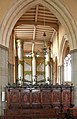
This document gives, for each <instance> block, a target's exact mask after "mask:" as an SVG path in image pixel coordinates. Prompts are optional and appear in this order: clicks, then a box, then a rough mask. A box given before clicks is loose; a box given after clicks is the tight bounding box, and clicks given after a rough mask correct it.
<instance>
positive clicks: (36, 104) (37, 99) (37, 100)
mask: <svg viewBox="0 0 77 119" xmlns="http://www.w3.org/2000/svg"><path fill="white" fill-rule="evenodd" d="M40 104H41V96H40V90H32V107H33V108H40Z"/></svg>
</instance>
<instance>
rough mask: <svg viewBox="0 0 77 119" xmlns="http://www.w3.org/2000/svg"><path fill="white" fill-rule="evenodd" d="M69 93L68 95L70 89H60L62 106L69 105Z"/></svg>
mask: <svg viewBox="0 0 77 119" xmlns="http://www.w3.org/2000/svg"><path fill="white" fill-rule="evenodd" d="M70 96H71V95H70V90H63V91H62V104H63V106H65V107H68V106H70V101H71V100H70V98H71V97H70Z"/></svg>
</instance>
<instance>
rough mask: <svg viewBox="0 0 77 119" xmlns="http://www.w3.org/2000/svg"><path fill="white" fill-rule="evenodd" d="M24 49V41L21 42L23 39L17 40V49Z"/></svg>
mask: <svg viewBox="0 0 77 119" xmlns="http://www.w3.org/2000/svg"><path fill="white" fill-rule="evenodd" d="M19 46H20V47H22V46H23V40H21V39H18V40H17V47H19Z"/></svg>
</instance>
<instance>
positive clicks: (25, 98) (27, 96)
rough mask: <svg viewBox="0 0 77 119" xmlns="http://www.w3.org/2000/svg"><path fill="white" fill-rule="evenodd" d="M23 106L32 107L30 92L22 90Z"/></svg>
mask: <svg viewBox="0 0 77 119" xmlns="http://www.w3.org/2000/svg"><path fill="white" fill-rule="evenodd" d="M20 96H21V106H22V107H23V108H29V107H30V91H29V90H24V89H23V90H21V95H20Z"/></svg>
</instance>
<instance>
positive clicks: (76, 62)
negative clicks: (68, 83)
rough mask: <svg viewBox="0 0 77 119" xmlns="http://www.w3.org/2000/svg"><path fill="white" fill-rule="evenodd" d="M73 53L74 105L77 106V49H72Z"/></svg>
mask: <svg viewBox="0 0 77 119" xmlns="http://www.w3.org/2000/svg"><path fill="white" fill-rule="evenodd" d="M70 54H71V70H72V71H71V80H72V82H73V84H74V86H75V87H74V98H73V99H74V105H75V107H77V49H75V50H72V51H71V52H70Z"/></svg>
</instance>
